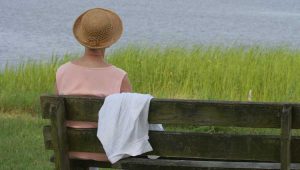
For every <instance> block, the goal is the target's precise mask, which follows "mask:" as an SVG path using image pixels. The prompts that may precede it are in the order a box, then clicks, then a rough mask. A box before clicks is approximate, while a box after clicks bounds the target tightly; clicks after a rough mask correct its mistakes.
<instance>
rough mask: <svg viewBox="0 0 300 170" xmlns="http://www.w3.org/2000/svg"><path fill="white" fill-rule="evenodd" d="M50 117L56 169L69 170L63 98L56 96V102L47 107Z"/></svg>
mask: <svg viewBox="0 0 300 170" xmlns="http://www.w3.org/2000/svg"><path fill="white" fill-rule="evenodd" d="M49 110H50V111H49V113H50V119H51V138H52V139H53V140H52V145H53V148H54V154H55V167H56V169H57V170H70V163H69V154H68V141H67V133H66V132H67V129H66V127H65V107H64V100H63V98H57V101H56V103H52V104H51V105H50V107H49Z"/></svg>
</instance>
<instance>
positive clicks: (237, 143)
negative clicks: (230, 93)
mask: <svg viewBox="0 0 300 170" xmlns="http://www.w3.org/2000/svg"><path fill="white" fill-rule="evenodd" d="M103 102H104V99H103V98H99V97H91V96H88V97H82V96H81V97H78V96H49V95H45V96H41V106H42V112H43V118H45V119H51V126H45V127H44V129H43V133H44V142H45V147H46V149H53V150H55V163H56V169H66V170H69V169H78V170H79V169H80V170H81V169H87V167H90V166H95V167H111V165H110V164H109V163H107V162H97V161H92V160H79V159H74V158H73V159H69V157H68V152H69V151H83V152H98V153H104V150H103V148H102V145H101V143H100V142H99V140H98V139H97V136H96V132H97V130H96V129H73V128H66V127H65V126H64V123H65V120H78V121H94V122H97V120H98V111H99V109H100V107H101V105H102V104H103ZM282 108H284V109H283V110H282ZM291 108H293V109H291ZM149 122H150V123H163V124H180V125H197V126H202V125H212V126H231V127H232V126H235V127H252V128H278V129H279V128H281V132H282V133H281V136H271V135H229V134H207V133H197V132H193V133H186V132H167V131H165V132H150V133H149V136H150V143H151V145H152V147H153V149H154V151H153V152H150V153H147V154H155V155H159V156H161V158H164V160H162V159H159V160H148V159H143V158H141V157H143V156H141V157H139V158H129V159H126V161H127V162H126V161H125V160H124V162H123V160H122V161H120V162H122V163H123V164H122V166H123V168H129V169H151V170H156V169H163V170H168V169H170V170H175V169H176V170H179V169H180V170H181V169H182V170H183V169H184V170H186V169H189V170H194V169H209V170H212V169H279V168H281V169H285V170H286V169H300V166H299V164H295V163H300V137H292V136H291V129H300V104H298V103H254V102H250V103H249V102H226V101H200V100H178V99H155V98H154V99H152V100H151V103H150V109H149ZM174 159H177V160H174ZM204 160H211V161H204ZM221 161H224V162H221ZM230 161H240V162H230ZM250 161H251V162H250ZM252 161H253V162H252ZM259 162H264V163H259ZM266 162H269V163H266ZM271 162H272V163H271ZM279 162H280V163H279ZM290 162H293V163H292V164H290Z"/></svg>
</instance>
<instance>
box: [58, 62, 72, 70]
mask: <svg viewBox="0 0 300 170" xmlns="http://www.w3.org/2000/svg"><path fill="white" fill-rule="evenodd" d="M70 63H71V62H70V61H68V62H66V63H64V64H62V65H60V66H59V67H58V68H57V70H56V72H62V71H64V70H65V69H67V68H68V67H70Z"/></svg>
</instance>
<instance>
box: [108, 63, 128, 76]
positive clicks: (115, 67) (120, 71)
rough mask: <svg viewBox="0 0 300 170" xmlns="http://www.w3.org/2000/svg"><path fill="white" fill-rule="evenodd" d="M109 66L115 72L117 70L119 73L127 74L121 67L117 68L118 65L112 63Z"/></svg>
mask: <svg viewBox="0 0 300 170" xmlns="http://www.w3.org/2000/svg"><path fill="white" fill-rule="evenodd" d="M111 68H112V69H114V70H115V71H116V72H118V73H120V74H123V75H126V74H127V72H126V71H125V70H123V69H121V68H119V67H117V66H115V65H112V67H111Z"/></svg>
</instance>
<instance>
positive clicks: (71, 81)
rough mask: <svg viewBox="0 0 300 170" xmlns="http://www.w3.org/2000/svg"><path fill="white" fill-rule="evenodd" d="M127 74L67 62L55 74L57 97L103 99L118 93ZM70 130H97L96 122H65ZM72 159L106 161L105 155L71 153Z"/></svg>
mask: <svg viewBox="0 0 300 170" xmlns="http://www.w3.org/2000/svg"><path fill="white" fill-rule="evenodd" d="M126 74H127V73H126V72H125V71H124V70H122V69H120V68H117V67H115V66H113V65H111V66H107V67H103V68H89V67H84V66H80V65H76V64H73V63H72V62H67V63H65V64H63V65H61V66H60V67H59V68H58V69H57V72H56V87H57V91H58V94H59V95H93V96H99V97H105V96H108V95H110V94H114V93H120V89H121V85H122V81H123V79H124V77H125V75H126ZM66 126H67V127H70V128H97V122H88V123H86V122H85V123H83V122H78V121H67V122H66ZM69 156H70V157H71V158H72V157H73V158H80V159H92V160H98V161H106V160H107V158H106V156H105V154H96V153H87V152H71V153H70V154H69Z"/></svg>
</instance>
